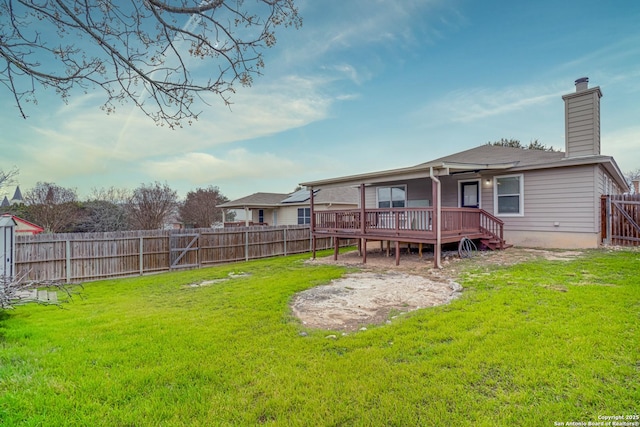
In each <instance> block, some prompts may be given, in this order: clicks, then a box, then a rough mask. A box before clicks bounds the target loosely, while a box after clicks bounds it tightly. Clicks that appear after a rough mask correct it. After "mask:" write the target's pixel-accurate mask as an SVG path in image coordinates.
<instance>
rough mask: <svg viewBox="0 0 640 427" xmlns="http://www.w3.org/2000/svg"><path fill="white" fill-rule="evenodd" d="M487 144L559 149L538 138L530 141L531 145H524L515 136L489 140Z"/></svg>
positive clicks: (549, 149)
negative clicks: (545, 143) (548, 145)
mask: <svg viewBox="0 0 640 427" xmlns="http://www.w3.org/2000/svg"><path fill="white" fill-rule="evenodd" d="M487 145H494V146H498V147H511V148H522V149H523V150H542V151H558V150H556V149H554V148H553V147H547V146H546V145H544V144H543V143H541V142H540V141H538V140H537V139H532V140H531V141H529V145H524V144H522V142H520V140H519V139H514V138H509V139H507V138H500V140H499V141H493V142H487Z"/></svg>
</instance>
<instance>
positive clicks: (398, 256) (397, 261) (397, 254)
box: [396, 240, 400, 265]
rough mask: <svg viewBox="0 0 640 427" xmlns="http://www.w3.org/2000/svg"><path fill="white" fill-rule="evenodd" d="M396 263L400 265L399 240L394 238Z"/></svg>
mask: <svg viewBox="0 0 640 427" xmlns="http://www.w3.org/2000/svg"><path fill="white" fill-rule="evenodd" d="M396 265H400V241H398V240H396Z"/></svg>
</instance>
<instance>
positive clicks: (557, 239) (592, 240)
mask: <svg viewBox="0 0 640 427" xmlns="http://www.w3.org/2000/svg"><path fill="white" fill-rule="evenodd" d="M514 174H518V172H512V171H508V172H507V171H505V172H504V173H500V174H493V175H482V176H481V177H479V178H478V175H474V174H460V175H454V176H443V177H440V181H441V183H442V206H444V207H457V206H458V204H459V195H458V191H459V186H458V182H459V181H468V180H475V179H480V200H481V206H482V209H484V210H486V211H487V212H489V213H491V214H494V215H495V212H494V188H493V187H494V184H493V182H494V181H493V178H494V177H495V176H502V175H514ZM522 175H523V179H524V215H522V216H500V215H496V216H497V217H498V218H500V219H501V220H503V221H504V223H505V238H506V240H507V242H508V243H510V244H514V245H519V246H530V247H546V248H592V247H597V246H598V244H599V233H600V195H601V194H603V188H604V185H605V180H606V178H605V176H608V173H607V172H606V170H604V168H602V167H601V166H596V165H587V166H575V167H565V168H554V169H540V170H534V171H526V172H522ZM609 181H612V180H611V179H609ZM398 184H406V185H407V198H408V201H409V202H410V201H411V200H423V199H427V200H429V201H430V202H431V203H430V204H429V206H432V197H431V180H430V179H421V180H410V181H407V182H406V183H397V182H389V183H385V184H380V185H379V186H382V187H386V186H389V185H398ZM365 195H366V207H367V208H375V207H376V186H370V187H366V189H365Z"/></svg>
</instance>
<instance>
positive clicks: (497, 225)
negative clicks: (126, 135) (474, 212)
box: [480, 209, 504, 249]
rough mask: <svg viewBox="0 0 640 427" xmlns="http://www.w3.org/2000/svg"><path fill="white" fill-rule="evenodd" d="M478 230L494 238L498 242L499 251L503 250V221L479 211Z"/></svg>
mask: <svg viewBox="0 0 640 427" xmlns="http://www.w3.org/2000/svg"><path fill="white" fill-rule="evenodd" d="M480 228H481V229H482V231H483V232H486V233H488V234H490V235H491V236H493V237H494V238H496V239H498V240H500V249H503V248H504V221H502V220H501V219H500V218H498V217H496V216H494V215H492V214H490V213H489V212H487V211H485V210H484V209H480Z"/></svg>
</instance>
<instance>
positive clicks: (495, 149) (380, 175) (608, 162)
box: [300, 144, 627, 188]
mask: <svg viewBox="0 0 640 427" xmlns="http://www.w3.org/2000/svg"><path fill="white" fill-rule="evenodd" d="M598 163H600V164H603V166H604V167H605V168H606V169H607V170H608V171H609V173H610V174H611V175H612V176H613V177H614V178H615V179H616V181H617V182H618V184H620V185H621V186H622V187H623V188H624V187H626V186H627V184H626V181H625V180H624V176H623V174H622V172H621V171H620V169H619V168H618V165H617V164H616V162H615V160H614V159H613V157H610V156H602V155H598V156H582V157H565V153H564V152H561V151H544V150H527V149H522V148H513V147H502V146H495V145H489V144H486V145H481V146H479V147H475V148H471V149H469V150H466V151H461V152H459V153H455V154H451V155H449V156H445V157H440V158H438V159H435V160H431V161H429V162H426V163H420V164H418V165H415V166H410V167H407V168H399V169H390V170H384V171H378V172H371V173H365V174H359V175H350V176H344V177H338V178H330V179H325V180H319V181H310V182H305V183H301V184H300V185H304V186H307V187H329V186H344V185H358V184H362V183H364V184H373V183H379V182H384V181H388V180H392V179H393V180H395V179H413V178H424V177H428V176H429V174H430V171H431V169H432V168H433V170H434V175H437V176H438V175H439V176H442V175H448V174H450V173H453V172H463V171H477V172H481V171H499V170H509V171H514V172H515V171H524V170H532V169H545V168H558V167H566V166H579V165H589V164H598Z"/></svg>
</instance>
